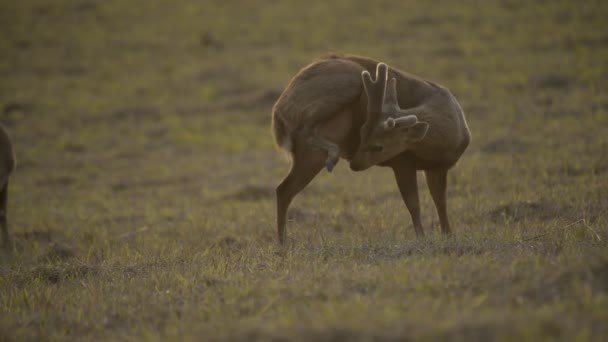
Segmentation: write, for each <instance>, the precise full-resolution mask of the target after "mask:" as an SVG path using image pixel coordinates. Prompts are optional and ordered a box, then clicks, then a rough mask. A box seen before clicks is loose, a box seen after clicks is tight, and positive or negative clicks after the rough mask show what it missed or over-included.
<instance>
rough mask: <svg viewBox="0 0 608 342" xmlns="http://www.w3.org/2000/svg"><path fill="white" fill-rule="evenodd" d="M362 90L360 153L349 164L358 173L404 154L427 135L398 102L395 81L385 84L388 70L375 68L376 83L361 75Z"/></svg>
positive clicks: (380, 66) (423, 124) (381, 66)
mask: <svg viewBox="0 0 608 342" xmlns="http://www.w3.org/2000/svg"><path fill="white" fill-rule="evenodd" d="M361 77H362V78H363V86H364V88H365V93H366V94H367V119H366V121H365V123H364V124H363V126H361V130H360V132H359V134H360V138H361V142H360V144H359V149H358V150H357V152H356V153H355V155H354V156H353V158H352V160H351V161H350V168H351V169H352V170H353V171H361V170H365V169H367V168H369V167H370V166H372V165H376V164H378V163H381V162H383V161H386V160H388V159H391V158H393V157H395V156H396V155H398V154H400V153H402V152H404V151H405V150H407V149H408V147H410V146H411V145H412V143H415V142H417V141H420V140H422V139H423V138H424V136H425V135H426V132H427V130H428V128H429V125H428V123H426V122H423V121H418V118H417V117H416V115H412V114H408V113H406V112H405V111H404V110H402V109H401V108H399V103H398V99H397V80H396V79H395V78H391V79H390V81H388V88H387V78H388V67H387V65H386V64H384V63H378V65H377V66H376V81H372V78H371V75H370V74H369V72H368V71H363V72H362V74H361Z"/></svg>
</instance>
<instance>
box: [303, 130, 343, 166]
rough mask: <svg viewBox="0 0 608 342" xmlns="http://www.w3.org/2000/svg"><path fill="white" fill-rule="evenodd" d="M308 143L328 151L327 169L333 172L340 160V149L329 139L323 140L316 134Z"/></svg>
mask: <svg viewBox="0 0 608 342" xmlns="http://www.w3.org/2000/svg"><path fill="white" fill-rule="evenodd" d="M307 142H308V144H309V145H311V146H313V147H315V148H317V149H320V150H324V151H327V158H326V159H325V168H326V169H327V171H329V172H331V171H332V170H333V169H334V167H336V164H338V161H339V160H340V147H338V145H336V144H334V143H332V142H331V141H329V140H327V139H324V138H321V137H320V136H318V135H316V133H315V135H313V136H312V137H310V138H308V140H307Z"/></svg>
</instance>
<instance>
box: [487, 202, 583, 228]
mask: <svg viewBox="0 0 608 342" xmlns="http://www.w3.org/2000/svg"><path fill="white" fill-rule="evenodd" d="M489 215H490V219H491V220H492V221H493V222H494V223H499V224H501V223H505V222H522V221H524V220H540V221H546V220H551V219H555V218H559V217H565V216H567V217H570V216H572V215H571V208H567V207H560V206H558V205H556V204H555V203H551V202H547V201H523V202H513V203H508V204H503V205H500V206H498V207H496V208H495V209H494V210H492V211H490V214H489Z"/></svg>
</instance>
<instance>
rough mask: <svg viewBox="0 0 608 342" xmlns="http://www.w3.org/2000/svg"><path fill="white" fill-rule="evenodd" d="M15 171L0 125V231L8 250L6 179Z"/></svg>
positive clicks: (11, 150)
mask: <svg viewBox="0 0 608 342" xmlns="http://www.w3.org/2000/svg"><path fill="white" fill-rule="evenodd" d="M14 169H15V154H14V152H13V145H12V144H11V140H10V138H9V137H8V133H7V132H6V130H5V129H4V127H2V125H0V229H2V247H3V248H5V249H10V248H11V246H12V242H11V238H10V235H9V234H8V223H7V218H6V202H7V199H8V177H9V175H10V174H11V172H13V170H14Z"/></svg>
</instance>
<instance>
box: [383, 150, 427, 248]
mask: <svg viewBox="0 0 608 342" xmlns="http://www.w3.org/2000/svg"><path fill="white" fill-rule="evenodd" d="M390 166H391V168H392V169H393V173H394V174H395V180H397V186H398V187H399V192H401V197H402V198H403V202H405V206H406V207H407V210H408V211H409V212H410V216H411V217H412V223H413V225H414V230H415V231H416V237H417V238H422V237H424V230H423V229H422V221H421V220H420V200H419V198H418V180H417V179H416V167H415V164H414V162H413V161H412V160H411V158H408V157H407V156H405V155H402V156H399V157H397V158H395V161H394V162H393V163H391V165H390Z"/></svg>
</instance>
